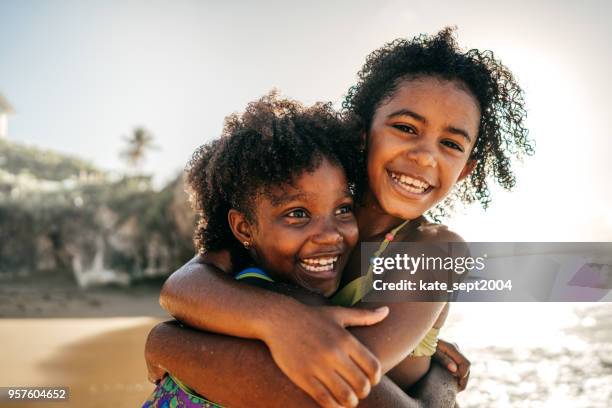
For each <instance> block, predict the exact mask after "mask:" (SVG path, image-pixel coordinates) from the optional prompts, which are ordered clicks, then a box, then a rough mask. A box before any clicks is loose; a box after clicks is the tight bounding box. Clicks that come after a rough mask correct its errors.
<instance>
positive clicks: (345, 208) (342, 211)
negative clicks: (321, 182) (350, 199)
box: [336, 205, 353, 215]
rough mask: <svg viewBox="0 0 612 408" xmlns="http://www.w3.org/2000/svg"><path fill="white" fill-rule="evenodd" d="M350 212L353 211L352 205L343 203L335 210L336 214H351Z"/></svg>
mask: <svg viewBox="0 0 612 408" xmlns="http://www.w3.org/2000/svg"><path fill="white" fill-rule="evenodd" d="M352 212H353V206H351V205H343V206H342V207H340V208H338V209H337V210H336V215H344V214H351V213H352Z"/></svg>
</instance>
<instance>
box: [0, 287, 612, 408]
mask: <svg viewBox="0 0 612 408" xmlns="http://www.w3.org/2000/svg"><path fill="white" fill-rule="evenodd" d="M5 283H6V284H5ZM158 291H159V282H157V283H149V284H141V285H136V286H135V287H133V288H117V287H112V288H103V289H102V288H101V289H91V290H86V291H83V290H79V289H78V288H76V287H75V286H74V285H72V286H71V285H70V284H65V282H63V283H62V282H55V283H53V282H44V281H41V280H39V281H36V282H32V281H30V282H28V281H27V280H23V281H21V282H19V281H11V282H10V283H8V282H3V284H2V285H1V286H0V314H2V318H0V338H1V339H2V347H1V348H0V359H1V361H2V368H3V369H2V370H0V386H66V387H69V388H70V393H71V394H70V400H69V401H68V402H66V403H57V404H53V406H56V407H64V406H66V407H92V408H97V407H100V408H101V407H109V406H112V407H118V408H122V407H126V408H127V407H138V406H140V404H142V402H143V401H144V400H145V398H146V397H147V396H148V395H149V393H150V392H151V390H152V389H153V386H152V385H151V384H150V383H148V381H147V378H146V368H145V363H144V357H143V350H144V343H145V340H146V336H147V333H148V331H149V330H150V328H151V327H152V326H154V325H155V324H156V323H157V322H160V321H163V320H166V319H167V318H168V317H167V316H166V315H165V313H164V312H163V311H162V310H161V309H160V308H159V306H158V305H157V296H158ZM443 337H444V338H446V339H448V340H451V341H455V342H457V343H458V344H459V345H460V346H461V349H462V350H463V351H464V352H465V354H466V355H467V356H468V357H469V358H470V359H471V361H472V370H471V372H472V373H471V379H470V384H469V386H468V389H467V390H466V391H465V392H464V393H462V394H460V395H459V398H458V400H459V402H460V404H461V406H462V407H474V408H475V407H490V406H495V407H560V406H568V407H584V408H587V407H588V408H592V407H602V408H603V407H606V408H607V407H609V401H610V400H612V343H611V342H610V339H612V304H609V303H599V304H577V303H576V304H571V303H467V304H465V303H464V304H453V305H452V306H451V315H450V317H449V321H448V325H447V326H446V327H445V328H444V329H443ZM0 405H2V404H0ZM2 406H4V405H2ZM7 406H14V407H45V406H50V405H48V404H47V403H24V402H20V403H11V404H8V405H7Z"/></svg>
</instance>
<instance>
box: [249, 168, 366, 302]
mask: <svg viewBox="0 0 612 408" xmlns="http://www.w3.org/2000/svg"><path fill="white" fill-rule="evenodd" d="M269 190H270V191H267V192H265V193H262V194H260V195H259V196H258V197H257V198H256V202H255V205H254V209H255V211H254V215H255V221H254V224H255V225H250V226H249V227H248V228H249V235H250V240H249V242H250V245H251V247H252V253H253V255H254V258H255V260H256V262H257V263H258V265H259V266H261V267H262V268H263V269H264V270H266V271H267V272H269V273H270V274H271V275H272V276H273V277H274V278H276V279H279V280H283V281H289V282H293V283H295V284H297V285H299V286H302V287H305V288H307V289H310V290H312V291H315V292H318V293H321V294H323V295H325V296H329V295H331V294H333V293H334V292H335V291H336V289H337V288H338V285H339V283H340V277H341V273H342V270H343V269H344V266H345V265H346V262H347V261H348V257H349V253H350V250H351V249H352V248H353V247H354V246H355V244H356V243H357V240H358V231H357V222H356V220H355V217H354V214H353V198H352V196H351V194H350V192H349V190H348V185H347V180H346V176H345V174H344V171H343V169H342V168H341V167H339V166H338V165H336V164H332V163H330V162H329V160H327V159H323V160H322V161H321V163H320V165H319V166H318V167H317V168H316V169H315V170H314V171H313V172H311V173H309V172H304V173H302V174H301V175H299V176H298V177H296V178H295V182H294V183H293V185H289V184H287V185H285V186H282V188H280V187H278V188H276V187H274V188H272V189H269Z"/></svg>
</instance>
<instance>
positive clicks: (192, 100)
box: [0, 0, 612, 407]
mask: <svg viewBox="0 0 612 408" xmlns="http://www.w3.org/2000/svg"><path fill="white" fill-rule="evenodd" d="M610 11H611V6H609V5H608V4H607V3H606V2H604V1H586V2H581V3H580V4H578V3H575V2H569V1H540V2H528V1H515V2H507V1H506V2H502V1H498V2H485V1H464V2H450V1H442V2H437V3H436V4H435V5H430V4H429V3H428V2H425V1H398V0H384V1H378V2H368V1H336V2H323V1H312V2H308V3H304V2H302V3H291V2H281V1H266V2H257V3H255V2H252V3H250V2H244V1H243V2H240V1H227V2H223V3H218V2H213V1H186V0H182V1H174V2H171V1H159V0H153V1H111V0H107V1H95V0H93V1H88V2H80V1H70V0H59V1H54V2H49V1H43V0H40V1H35V0H26V1H19V2H18V1H8V0H0V338H1V339H2V340H1V341H2V343H1V344H0V346H1V347H0V359H2V367H3V368H4V369H3V370H1V372H0V386H9V385H12V386H25V385H31V386H32V385H66V386H69V387H71V391H72V395H73V398H72V402H71V404H70V405H72V406H90V407H95V406H100V407H102V406H104V407H106V406H117V407H121V406H125V407H128V406H137V405H138V403H139V402H142V401H143V400H144V398H145V397H146V395H147V394H148V393H149V392H150V390H151V389H152V386H151V385H150V384H148V383H147V381H146V371H145V367H144V361H143V358H142V349H143V344H144V341H145V338H146V333H147V332H148V330H149V328H150V327H151V326H152V325H153V324H155V323H156V322H158V321H160V319H164V318H165V315H164V312H163V311H161V309H160V308H159V306H158V305H157V296H158V292H159V287H160V285H161V283H162V282H163V279H164V277H165V276H167V275H168V274H169V273H170V272H172V271H173V270H174V269H176V268H177V267H178V266H180V265H181V264H182V263H184V262H185V261H186V260H188V259H189V258H190V257H191V256H192V255H193V248H192V246H191V240H190V237H191V232H192V231H191V230H192V228H193V220H194V218H193V214H192V213H191V211H190V209H189V205H188V203H187V201H186V197H185V195H184V193H183V186H182V181H181V170H182V168H183V166H184V165H185V163H186V162H187V160H188V159H189V157H190V154H191V153H192V152H193V150H194V149H195V148H196V147H197V146H198V145H200V144H202V143H204V142H206V141H208V140H210V139H212V138H215V137H217V136H218V135H219V134H220V132H221V129H222V125H223V118H224V117H225V116H226V115H228V114H229V113H232V112H235V111H240V110H241V109H243V107H244V106H245V105H246V103H248V102H249V101H251V100H254V99H256V98H258V97H260V96H262V95H263V94H265V93H266V92H268V91H269V90H270V89H271V88H273V87H276V88H279V89H280V90H281V91H282V92H283V94H285V95H286V96H289V97H292V98H295V99H298V100H301V101H303V102H305V103H313V102H315V101H320V100H323V101H332V102H333V103H334V104H335V106H337V107H339V106H340V104H341V101H342V99H343V97H344V95H345V94H346V91H347V89H348V88H349V87H350V86H351V85H352V84H353V83H354V82H355V81H356V73H357V72H358V70H359V69H360V67H361V66H362V64H363V63H364V60H365V57H366V55H367V54H368V53H369V52H371V51H373V50H374V49H376V48H378V47H380V46H381V45H383V44H384V43H386V42H389V41H391V40H393V39H395V38H397V37H412V36H415V35H418V34H420V33H435V32H436V31H438V30H439V29H441V28H442V27H444V26H447V25H456V26H457V27H458V40H459V43H460V44H461V45H462V46H463V47H465V48H466V49H469V48H480V49H491V50H493V51H494V52H495V54H496V56H497V57H498V58H500V59H501V60H502V61H503V62H504V63H505V64H506V65H507V66H509V67H510V69H511V70H512V71H513V72H514V73H515V75H516V77H517V78H518V80H519V82H520V83H521V84H522V86H523V88H524V90H525V95H526V101H527V107H528V111H529V117H528V127H529V129H530V132H531V136H532V138H533V139H534V140H535V141H536V155H535V156H533V157H530V158H528V159H526V160H525V162H524V163H518V164H517V166H516V170H517V175H518V177H517V181H518V183H517V186H516V188H515V190H514V191H513V192H510V193H508V192H504V191H500V190H499V189H494V195H493V203H492V205H491V207H490V208H489V209H488V210H487V211H484V210H483V209H482V208H480V207H478V206H473V207H471V208H465V209H460V210H459V211H458V213H457V214H454V215H453V216H452V217H451V218H449V219H448V220H445V222H446V223H447V224H449V225H450V226H451V228H453V229H454V230H456V231H458V232H459V233H460V234H461V235H462V236H463V237H464V238H465V239H466V240H470V241H612V183H610V181H609V177H610V174H612V161H611V160H610V159H609V156H610V153H611V152H612V137H610V136H611V135H610V131H609V128H610V127H609V124H608V121H609V117H610V115H611V114H612V109H611V108H612V103H611V102H610V99H609V95H610V94H612V81H611V80H610V76H609V71H610V68H612V51H611V50H610V47H609V42H610V40H611V39H612V28H611V27H610V25H609V24H608V21H609V19H610V17H611V14H612V13H611V12H610ZM610 312H612V308H611V307H610V306H609V304H606V303H601V304H491V305H488V304H487V305H483V304H456V305H453V307H452V314H451V318H450V320H451V322H450V325H449V328H448V337H449V338H450V339H452V340H454V341H457V342H458V343H459V344H460V345H461V346H462V349H464V350H465V351H466V353H467V354H468V355H469V357H470V358H471V360H472V361H473V363H474V367H473V370H472V380H471V384H470V387H469V388H468V390H467V391H465V392H464V393H463V394H462V395H461V397H460V402H461V405H462V406H467V407H477V406H511V407H514V406H517V407H522V406H529V407H531V406H555V407H558V406H572V407H596V406H601V407H604V406H608V405H609V401H610V400H611V399H612V348H611V345H610V340H609V339H610V338H612V317H611V316H612V313H610ZM20 406H26V405H20Z"/></svg>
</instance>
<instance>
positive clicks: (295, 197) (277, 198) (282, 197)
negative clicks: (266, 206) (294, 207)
mask: <svg viewBox="0 0 612 408" xmlns="http://www.w3.org/2000/svg"><path fill="white" fill-rule="evenodd" d="M306 198H308V195H307V194H305V193H296V194H290V195H288V194H270V202H271V203H272V205H273V206H274V207H280V206H282V205H285V204H287V203H290V202H291V201H302V200H306Z"/></svg>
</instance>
